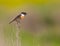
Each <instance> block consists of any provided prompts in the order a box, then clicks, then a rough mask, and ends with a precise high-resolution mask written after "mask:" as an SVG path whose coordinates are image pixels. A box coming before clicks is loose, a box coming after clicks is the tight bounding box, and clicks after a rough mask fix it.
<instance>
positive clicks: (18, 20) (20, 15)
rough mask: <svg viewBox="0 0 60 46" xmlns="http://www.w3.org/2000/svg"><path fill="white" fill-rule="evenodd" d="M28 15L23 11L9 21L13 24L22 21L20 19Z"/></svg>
mask: <svg viewBox="0 0 60 46" xmlns="http://www.w3.org/2000/svg"><path fill="white" fill-rule="evenodd" d="M26 15H27V13H26V12H21V13H20V14H19V15H17V16H16V17H15V18H14V19H13V20H12V21H10V22H9V24H11V23H12V22H14V21H16V22H17V23H20V20H22V19H24V17H25V16H26Z"/></svg>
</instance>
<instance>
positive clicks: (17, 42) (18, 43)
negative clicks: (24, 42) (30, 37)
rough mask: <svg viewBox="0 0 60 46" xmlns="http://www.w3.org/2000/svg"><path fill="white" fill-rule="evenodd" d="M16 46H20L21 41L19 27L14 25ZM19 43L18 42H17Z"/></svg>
mask: <svg viewBox="0 0 60 46" xmlns="http://www.w3.org/2000/svg"><path fill="white" fill-rule="evenodd" d="M16 28H17V31H16V46H21V40H19V32H20V25H19V24H18V23H16ZM19 41H20V42H19Z"/></svg>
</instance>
